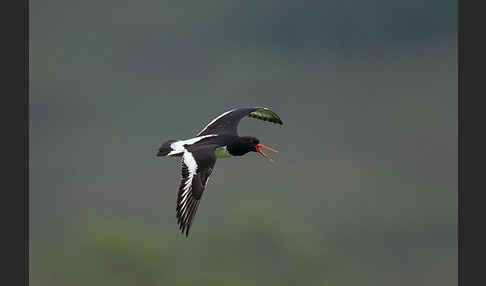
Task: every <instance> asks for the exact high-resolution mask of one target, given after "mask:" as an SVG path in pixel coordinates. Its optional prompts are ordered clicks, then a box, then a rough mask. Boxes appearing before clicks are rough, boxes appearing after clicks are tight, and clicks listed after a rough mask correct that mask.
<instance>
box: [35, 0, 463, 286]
mask: <svg viewBox="0 0 486 286" xmlns="http://www.w3.org/2000/svg"><path fill="white" fill-rule="evenodd" d="M456 6H457V3H456V1H451V0H427V1H422V0H408V1H396V0H392V1H385V0H369V1H358V0H341V1H337V0H332V1H276V0H259V1H253V0H251V1H228V0H227V1H222V0H219V1H213V0H208V1H160V0H142V1H126V0H118V1H114V0H98V1H94V0H84V1H74V0H62V1H61V0H37V1H31V2H30V17H31V18H30V25H31V26H30V54H31V64H30V103H31V110H30V140H31V141H30V246H31V248H30V271H31V280H30V281H31V285H33V286H41V285H42V286H57V285H62V286H65V285H70V286H71V285H121V286H124V285H148V286H150V285H456V284H457V283H456V281H457V269H456V268H457V261H456V260H457V243H456V240H457V229H456V226H457V217H456V215H457V205H456V203H457V167H456V165H457V97H456V96H457V56H456V51H457V49H456V37H457V29H456V26H457V25H456V23H457V17H456V13H457V8H456ZM246 105H262V106H267V107H271V108H272V109H273V110H274V111H275V112H277V113H278V114H279V115H280V116H281V118H282V120H283V121H284V125H283V126H278V125H273V124H270V123H267V122H262V121H258V120H254V119H244V120H243V121H242V122H241V124H240V127H239V131H240V135H253V136H256V137H258V138H260V140H261V141H262V142H263V143H264V144H267V145H268V146H271V147H274V148H276V149H278V150H279V151H280V153H278V154H272V157H273V158H274V159H275V163H274V164H270V163H269V162H267V161H265V160H262V159H261V158H260V157H259V156H257V154H255V153H252V154H248V155H247V156H245V157H242V158H238V159H234V158H233V159H224V160H219V161H218V162H217V163H216V166H215V172H214V173H213V175H212V176H211V180H210V182H209V185H208V187H207V190H206V192H205V194H204V195H203V199H202V202H201V205H200V207H199V210H198V213H197V216H196V219H195V221H194V224H193V227H192V228H191V233H190V236H189V238H188V239H187V238H185V236H183V235H181V234H180V233H179V231H178V228H177V224H176V217H175V202H176V196H177V189H178V185H179V178H180V163H179V159H173V158H171V159H169V158H162V159H161V158H156V157H155V153H156V150H157V148H158V147H159V145H160V143H161V142H163V141H165V140H168V139H184V138H189V137H191V136H193V135H195V134H196V133H197V132H198V131H200V129H202V127H203V126H204V125H206V124H207V123H208V122H209V121H210V120H211V119H212V118H214V117H215V116H217V115H219V114H220V113H222V112H224V111H226V110H228V109H230V108H233V107H237V106H246Z"/></svg>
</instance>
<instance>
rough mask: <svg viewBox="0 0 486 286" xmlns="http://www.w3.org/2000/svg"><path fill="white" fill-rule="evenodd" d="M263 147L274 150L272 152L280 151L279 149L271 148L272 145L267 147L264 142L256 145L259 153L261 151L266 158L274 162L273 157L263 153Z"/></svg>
mask: <svg viewBox="0 0 486 286" xmlns="http://www.w3.org/2000/svg"><path fill="white" fill-rule="evenodd" d="M261 148H263V149H267V150H269V151H272V152H278V151H277V150H275V149H272V148H270V147H267V146H265V145H263V144H258V145H256V150H257V152H258V153H260V154H262V156H263V157H265V158H266V159H267V160H269V161H270V162H273V160H272V158H270V157H268V156H267V154H265V153H263V151H262V149H261Z"/></svg>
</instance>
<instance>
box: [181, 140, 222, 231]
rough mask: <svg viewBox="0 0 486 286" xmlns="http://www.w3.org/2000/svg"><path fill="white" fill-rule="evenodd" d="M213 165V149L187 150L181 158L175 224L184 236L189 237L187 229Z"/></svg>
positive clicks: (214, 159)
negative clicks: (180, 175)
mask: <svg viewBox="0 0 486 286" xmlns="http://www.w3.org/2000/svg"><path fill="white" fill-rule="evenodd" d="M215 163H216V155H215V154H214V147H213V148H204V149H202V150H201V149H200V150H196V151H195V150H193V151H191V150H188V151H186V152H184V155H183V156H182V178H181V184H180V186H179V193H178V195H177V208H176V210H177V223H178V224H179V228H180V230H181V232H182V233H184V231H185V232H186V236H188V235H189V228H190V227H191V224H192V221H193V219H194V216H195V215H196V211H197V208H198V207H199V202H200V200H201V196H202V194H203V192H204V188H205V187H206V183H207V182H208V179H209V176H210V175H211V172H212V171H213V167H214V164H215Z"/></svg>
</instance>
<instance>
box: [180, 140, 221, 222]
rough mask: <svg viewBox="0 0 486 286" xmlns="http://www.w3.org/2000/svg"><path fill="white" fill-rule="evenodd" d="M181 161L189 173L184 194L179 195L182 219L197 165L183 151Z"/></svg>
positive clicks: (192, 158) (190, 155)
mask: <svg viewBox="0 0 486 286" xmlns="http://www.w3.org/2000/svg"><path fill="white" fill-rule="evenodd" d="M208 136H213V135H208ZM203 137H207V136H203ZM171 147H172V146H171ZM184 150H185V149H184ZM182 160H183V162H184V164H185V165H186V166H187V170H188V171H189V175H188V176H187V179H186V181H185V182H184V187H183V190H184V192H183V193H182V195H181V197H182V200H181V202H180V205H181V208H182V209H183V210H182V217H184V215H185V214H186V212H187V209H188V208H187V202H188V198H189V197H190V191H191V190H192V179H193V178H194V176H195V175H196V172H197V163H196V160H195V159H194V156H192V153H191V152H189V151H187V150H185V152H184V155H183V157H182Z"/></svg>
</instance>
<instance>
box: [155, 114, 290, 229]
mask: <svg viewBox="0 0 486 286" xmlns="http://www.w3.org/2000/svg"><path fill="white" fill-rule="evenodd" d="M246 116H249V117H252V118H256V119H260V120H264V121H269V122H272V123H276V124H281V125H282V124H283V123H282V120H280V117H279V116H278V115H277V114H276V113H275V112H273V111H271V110H270V109H268V108H265V107H242V108H235V109H232V110H229V111H227V112H225V113H223V114H221V115H219V116H218V117H216V118H215V119H213V120H212V121H211V122H209V124H208V125H206V127H204V128H203V130H201V131H200V132H199V133H198V134H197V135H196V137H194V138H190V139H186V140H168V141H166V142H164V143H162V145H161V146H160V148H159V149H158V152H157V157H161V156H167V157H182V160H181V165H182V177H181V183H180V185H179V192H178V194H177V207H176V211H177V223H178V225H179V229H180V230H181V233H184V231H185V233H186V237H187V236H188V235H189V228H190V227H191V224H192V221H193V219H194V215H195V214H196V211H197V208H198V207H199V202H200V200H201V196H202V194H203V192H204V188H205V187H206V183H207V182H208V178H209V176H210V175H211V172H212V171H213V168H214V164H215V163H216V159H217V158H229V157H232V156H243V155H245V154H246V153H248V152H258V153H260V154H261V155H262V156H263V157H265V158H266V159H268V160H270V161H272V159H270V157H268V156H267V155H266V154H265V153H263V151H262V148H263V149H266V150H269V151H272V152H277V150H274V149H272V148H270V147H267V146H264V145H263V144H260V141H259V140H258V138H255V137H251V136H244V137H240V136H238V133H237V127H238V124H239V122H240V120H241V119H242V118H243V117H246Z"/></svg>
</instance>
